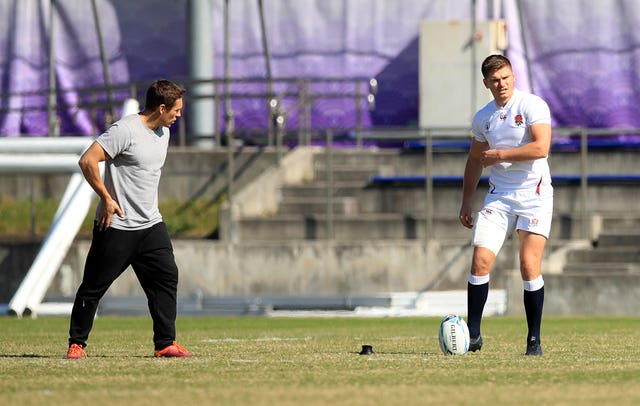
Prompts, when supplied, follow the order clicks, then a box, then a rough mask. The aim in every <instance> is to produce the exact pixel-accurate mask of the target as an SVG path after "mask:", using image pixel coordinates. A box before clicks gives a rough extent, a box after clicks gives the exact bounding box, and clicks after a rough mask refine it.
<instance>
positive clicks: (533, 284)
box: [522, 275, 544, 292]
mask: <svg viewBox="0 0 640 406" xmlns="http://www.w3.org/2000/svg"><path fill="white" fill-rule="evenodd" d="M522 284H523V285H524V290H526V291H528V292H535V291H536V290H540V289H542V287H543V286H544V279H542V275H539V276H538V277H537V278H535V279H534V280H532V281H522Z"/></svg>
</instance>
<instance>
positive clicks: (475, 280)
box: [467, 272, 490, 285]
mask: <svg viewBox="0 0 640 406" xmlns="http://www.w3.org/2000/svg"><path fill="white" fill-rule="evenodd" d="M489 279H490V277H489V274H486V275H483V276H476V275H472V274H471V272H469V276H468V277H467V281H469V283H470V284H472V285H484V284H485V283H489Z"/></svg>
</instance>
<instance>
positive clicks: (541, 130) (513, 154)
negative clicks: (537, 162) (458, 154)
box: [482, 123, 551, 168]
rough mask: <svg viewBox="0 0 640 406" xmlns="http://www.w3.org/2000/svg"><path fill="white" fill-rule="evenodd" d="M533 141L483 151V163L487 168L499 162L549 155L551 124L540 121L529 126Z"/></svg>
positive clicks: (526, 159)
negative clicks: (516, 145)
mask: <svg viewBox="0 0 640 406" xmlns="http://www.w3.org/2000/svg"><path fill="white" fill-rule="evenodd" d="M529 134H530V136H531V142H529V143H527V144H524V145H521V146H519V147H516V148H511V149H501V150H498V149H490V150H487V151H484V152H483V153H482V165H483V166H484V167H485V168H486V167H488V166H491V165H493V164H496V163H498V162H520V161H532V160H534V159H539V158H544V157H546V156H547V155H549V149H551V124H548V123H538V124H531V125H530V126H529Z"/></svg>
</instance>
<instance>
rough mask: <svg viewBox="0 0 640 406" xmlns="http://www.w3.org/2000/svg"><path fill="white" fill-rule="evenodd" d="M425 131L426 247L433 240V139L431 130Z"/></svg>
mask: <svg viewBox="0 0 640 406" xmlns="http://www.w3.org/2000/svg"><path fill="white" fill-rule="evenodd" d="M424 131H425V134H424V135H425V148H424V149H425V155H426V156H425V192H426V193H425V194H426V196H425V201H426V207H425V216H426V222H425V226H426V230H425V233H424V236H425V242H426V244H425V247H426V246H427V244H428V243H429V241H430V240H431V239H433V167H432V162H433V137H432V134H431V130H430V129H428V128H427V129H426V130H424Z"/></svg>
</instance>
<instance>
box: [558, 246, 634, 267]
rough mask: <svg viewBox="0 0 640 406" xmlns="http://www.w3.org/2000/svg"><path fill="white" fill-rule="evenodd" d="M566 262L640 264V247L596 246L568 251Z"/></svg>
mask: <svg viewBox="0 0 640 406" xmlns="http://www.w3.org/2000/svg"><path fill="white" fill-rule="evenodd" d="M567 262H568V263H572V262H579V263H592V262H593V263H602V262H611V263H616V262H630V263H639V264H640V249H639V248H637V247H610V248H607V247H605V248H602V247H598V248H596V249H591V250H576V251H570V252H569V253H568V254H567Z"/></svg>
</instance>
